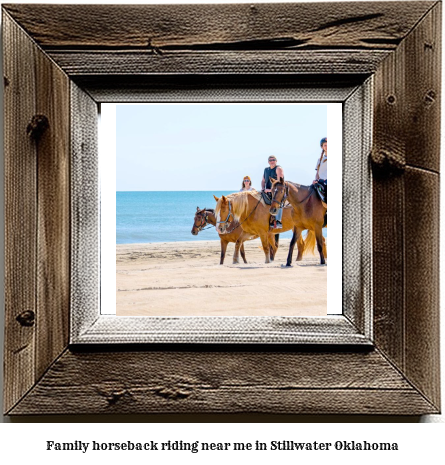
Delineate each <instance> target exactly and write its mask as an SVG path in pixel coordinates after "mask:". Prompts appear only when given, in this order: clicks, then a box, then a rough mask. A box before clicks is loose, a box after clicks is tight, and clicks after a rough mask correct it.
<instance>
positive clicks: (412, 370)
mask: <svg viewBox="0 0 445 465" xmlns="http://www.w3.org/2000/svg"><path fill="white" fill-rule="evenodd" d="M436 135H437V136H438V133H437V134H436ZM404 182H405V224H406V232H405V246H406V253H405V283H406V284H405V285H406V291H405V292H406V317H405V344H406V348H405V361H406V364H405V372H406V375H407V377H408V379H409V380H410V381H411V383H413V385H414V386H416V387H417V388H418V389H419V390H420V391H421V392H423V393H424V394H425V396H426V397H427V398H428V399H430V400H431V401H432V402H433V403H434V405H436V406H438V407H440V360H439V356H440V353H439V344H434V343H433V341H438V340H439V328H440V321H439V313H440V308H439V228H440V225H439V192H440V181H439V176H438V175H437V174H436V173H430V172H426V171H424V170H420V169H416V168H407V170H406V173H405V180H404Z"/></svg>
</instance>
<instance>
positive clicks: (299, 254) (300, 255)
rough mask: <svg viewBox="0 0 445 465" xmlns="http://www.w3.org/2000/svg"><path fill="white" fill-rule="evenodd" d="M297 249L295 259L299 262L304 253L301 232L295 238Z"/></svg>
mask: <svg viewBox="0 0 445 465" xmlns="http://www.w3.org/2000/svg"><path fill="white" fill-rule="evenodd" d="M297 250H298V255H297V259H296V260H295V261H297V262H300V261H301V260H303V253H304V239H303V234H300V236H299V237H298V240H297Z"/></svg>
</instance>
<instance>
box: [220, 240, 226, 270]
mask: <svg viewBox="0 0 445 465" xmlns="http://www.w3.org/2000/svg"><path fill="white" fill-rule="evenodd" d="M227 244H228V242H227V241H223V240H222V239H221V260H220V262H219V264H220V265H222V264H223V263H224V257H225V256H226V250H227Z"/></svg>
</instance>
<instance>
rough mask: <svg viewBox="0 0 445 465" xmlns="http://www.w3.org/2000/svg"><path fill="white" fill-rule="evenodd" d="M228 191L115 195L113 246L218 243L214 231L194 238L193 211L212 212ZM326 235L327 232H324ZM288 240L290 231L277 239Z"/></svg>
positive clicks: (202, 232)
mask: <svg viewBox="0 0 445 465" xmlns="http://www.w3.org/2000/svg"><path fill="white" fill-rule="evenodd" d="M231 193H232V192H230V191H208V192H207V191H174V192H159V191H154V192H153V191H150V192H140V191H138V192H116V243H117V244H134V243H146V242H176V241H209V240H219V236H218V234H217V232H216V230H215V228H214V227H212V228H210V229H207V230H205V231H201V232H200V233H199V234H198V235H197V236H193V235H192V233H191V231H192V227H193V219H194V217H195V212H196V207H199V208H200V209H202V208H215V205H216V202H215V199H214V198H213V194H215V195H216V196H217V197H220V196H221V195H228V194H231ZM324 231H326V230H324ZM280 237H283V238H286V237H288V238H291V237H292V231H287V232H285V233H283V234H281V235H280Z"/></svg>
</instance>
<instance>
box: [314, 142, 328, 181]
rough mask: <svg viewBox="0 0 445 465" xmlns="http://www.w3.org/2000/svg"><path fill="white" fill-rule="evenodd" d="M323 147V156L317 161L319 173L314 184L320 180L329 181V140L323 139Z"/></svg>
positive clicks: (316, 169) (321, 143) (321, 145)
mask: <svg viewBox="0 0 445 465" xmlns="http://www.w3.org/2000/svg"><path fill="white" fill-rule="evenodd" d="M320 147H321V155H320V158H319V159H318V161H317V166H316V167H315V171H316V172H317V173H316V175H315V181H314V184H315V183H316V182H317V181H318V180H320V179H323V180H327V179H328V138H327V137H323V139H321V141H320Z"/></svg>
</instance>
